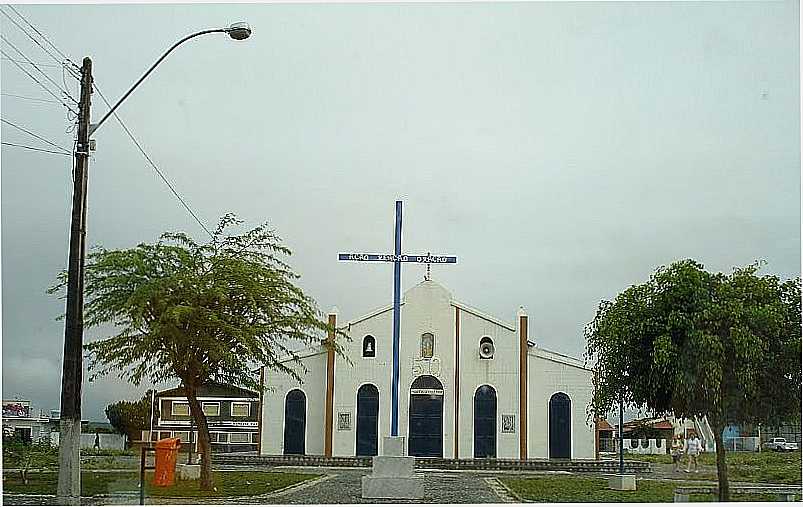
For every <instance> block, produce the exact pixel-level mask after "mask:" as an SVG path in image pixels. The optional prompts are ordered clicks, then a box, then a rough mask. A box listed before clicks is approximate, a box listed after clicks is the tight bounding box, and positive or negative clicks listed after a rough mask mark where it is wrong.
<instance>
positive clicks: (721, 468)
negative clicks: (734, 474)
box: [712, 424, 731, 502]
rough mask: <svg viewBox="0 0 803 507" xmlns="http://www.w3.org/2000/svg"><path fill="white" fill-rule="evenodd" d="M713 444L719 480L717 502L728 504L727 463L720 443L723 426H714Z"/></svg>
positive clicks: (723, 447) (723, 448)
mask: <svg viewBox="0 0 803 507" xmlns="http://www.w3.org/2000/svg"><path fill="white" fill-rule="evenodd" d="M712 429H713V430H714V442H715V443H716V445H717V479H718V480H719V501H720V502H730V499H731V492H730V485H729V484H728V462H727V461H726V460H725V452H726V451H725V445H724V444H723V442H722V432H723V431H725V426H724V425H721V424H716V425H715V427H714V428H712Z"/></svg>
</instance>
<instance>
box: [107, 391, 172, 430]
mask: <svg viewBox="0 0 803 507" xmlns="http://www.w3.org/2000/svg"><path fill="white" fill-rule="evenodd" d="M152 393H155V390H154V389H148V390H147V391H145V395H144V396H143V397H142V399H140V400H139V401H125V400H123V401H118V402H116V403H111V404H109V405H107V406H106V418H107V419H108V420H109V423H111V425H112V426H113V427H114V429H115V430H117V431H118V432H119V433H121V434H123V435H125V437H126V439H127V440H128V442H131V441H132V440H136V435H138V434H141V432H142V430H144V429H146V428H150V427H151V420H150V418H151V394H152ZM158 417H159V407H156V406H155V407H153V418H154V421H153V423H154V424H155V423H156V420H157V419H158Z"/></svg>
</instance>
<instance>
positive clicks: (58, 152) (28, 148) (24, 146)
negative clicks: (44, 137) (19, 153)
mask: <svg viewBox="0 0 803 507" xmlns="http://www.w3.org/2000/svg"><path fill="white" fill-rule="evenodd" d="M0 144H2V145H4V146H14V147H16V148H25V149H26V150H33V151H41V152H44V153H54V154H56V155H65V156H67V157H70V156H72V155H71V154H70V153H65V152H63V151H53V150H46V149H44V148H34V147H33V146H26V145H24V144H14V143H8V142H6V141H0Z"/></svg>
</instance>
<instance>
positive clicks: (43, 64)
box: [0, 58, 64, 69]
mask: <svg viewBox="0 0 803 507" xmlns="http://www.w3.org/2000/svg"><path fill="white" fill-rule="evenodd" d="M0 60H6V61H9V62H17V63H31V62H27V61H23V60H15V59H13V58H0ZM36 65H38V66H40V67H51V68H56V69H63V68H64V65H56V64H55V63H42V62H36Z"/></svg>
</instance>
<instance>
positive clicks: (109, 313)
mask: <svg viewBox="0 0 803 507" xmlns="http://www.w3.org/2000/svg"><path fill="white" fill-rule="evenodd" d="M239 223H241V222H240V221H238V220H237V219H236V218H235V217H234V215H232V214H228V215H225V216H224V217H223V218H221V220H220V222H219V225H218V227H217V228H216V230H215V231H214V233H213V234H212V238H211V241H210V242H208V243H197V242H196V241H194V240H193V239H192V238H191V237H190V236H188V235H187V234H184V233H165V234H163V235H162V236H161V237H160V239H159V241H158V242H156V243H155V244H144V243H143V244H140V245H138V246H136V247H135V248H130V249H126V250H106V249H103V248H97V249H94V250H93V251H92V252H91V253H90V254H89V256H88V258H87V263H86V275H85V282H84V291H85V297H86V303H85V306H84V313H85V320H86V325H87V327H89V326H99V325H102V324H112V325H114V326H115V328H116V330H117V333H116V334H114V335H112V336H108V337H106V338H103V339H100V340H98V341H94V342H91V343H89V344H88V345H86V346H85V350H86V351H87V353H88V357H89V368H90V371H91V372H92V375H91V377H90V380H92V379H94V378H97V377H98V376H101V375H107V374H109V373H111V372H117V373H118V375H119V376H120V377H122V378H126V379H128V380H129V381H131V382H133V383H134V384H135V385H138V384H139V383H140V382H141V381H142V380H143V379H146V378H147V379H149V380H150V381H151V382H154V383H162V382H169V381H173V382H175V381H176V380H178V381H179V382H180V385H181V387H182V388H183V389H184V391H185V392H186V394H187V398H188V401H189V405H190V413H191V415H192V418H193V420H194V422H195V427H196V428H197V430H198V447H199V453H200V455H201V484H200V486H201V488H202V489H204V490H210V489H212V487H213V485H212V476H211V456H210V445H209V427H208V425H207V422H206V417H205V416H204V413H203V410H202V409H201V404H200V403H199V402H198V398H197V390H198V388H199V387H200V386H202V385H203V384H205V383H207V382H220V383H227V384H233V385H239V386H242V387H245V388H250V389H254V390H257V389H261V388H262V386H261V385H260V384H259V375H258V373H257V372H258V369H257V368H258V367H259V366H265V367H267V368H268V369H273V370H277V371H282V372H285V373H288V374H290V375H291V376H293V377H294V378H296V379H299V380H300V377H299V375H298V373H297V372H296V369H297V368H296V366H300V365H301V362H300V359H299V358H298V356H297V355H296V353H295V352H294V349H295V348H297V347H298V346H301V345H308V346H321V345H325V346H327V347H332V348H333V349H335V351H336V352H337V353H339V354H342V348H341V346H340V344H339V342H340V340H339V339H337V338H340V337H345V334H344V333H343V332H342V331H340V330H331V331H332V332H333V336H335V337H336V339H334V340H331V341H329V340H327V338H326V336H327V335H328V333H329V332H330V329H329V326H328V324H327V323H326V322H325V321H324V319H323V315H322V314H321V312H320V311H318V309H317V308H316V305H315V303H314V301H313V300H312V299H311V298H309V297H308V296H306V295H305V294H304V293H303V291H302V290H301V289H300V288H299V287H298V286H296V285H295V283H294V281H295V280H296V279H298V277H299V276H298V275H297V274H295V273H294V272H293V271H292V270H291V268H290V266H289V265H288V264H287V263H286V262H285V261H284V260H282V259H283V258H284V257H286V256H289V255H290V250H289V249H288V248H286V247H285V246H283V245H282V244H281V240H280V239H279V238H278V237H277V236H276V234H275V233H274V232H273V231H272V230H270V229H268V227H267V224H262V225H260V226H259V227H256V228H254V229H251V230H249V231H247V232H245V233H243V234H228V233H227V231H228V230H230V228H231V227H232V226H235V225H237V224H239ZM65 282H66V274H64V273H62V275H61V276H60V279H59V282H58V283H57V285H56V286H54V287H53V288H52V289H51V291H59V290H63V288H64V286H65ZM286 357H290V358H291V359H292V360H291V361H290V362H289V363H284V362H280V361H282V360H283V359H284V358H286Z"/></svg>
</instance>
